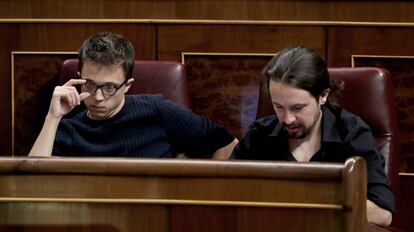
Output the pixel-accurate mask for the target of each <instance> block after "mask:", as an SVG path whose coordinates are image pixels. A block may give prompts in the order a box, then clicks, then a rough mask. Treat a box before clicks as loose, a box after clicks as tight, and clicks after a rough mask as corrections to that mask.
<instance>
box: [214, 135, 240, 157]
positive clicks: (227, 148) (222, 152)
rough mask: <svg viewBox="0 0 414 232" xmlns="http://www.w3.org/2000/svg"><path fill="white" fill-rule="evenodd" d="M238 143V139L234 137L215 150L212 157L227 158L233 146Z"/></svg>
mask: <svg viewBox="0 0 414 232" xmlns="http://www.w3.org/2000/svg"><path fill="white" fill-rule="evenodd" d="M237 143H239V140H238V139H236V138H235V139H234V140H233V141H232V142H231V143H229V144H227V145H226V146H224V147H222V148H220V149H218V150H216V151H215V152H214V154H213V157H212V159H229V157H230V155H231V153H232V151H233V149H234V147H235V146H236V145H237Z"/></svg>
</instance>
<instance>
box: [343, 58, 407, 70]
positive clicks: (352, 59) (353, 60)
mask: <svg viewBox="0 0 414 232" xmlns="http://www.w3.org/2000/svg"><path fill="white" fill-rule="evenodd" d="M355 58H390V59H413V58H414V56H393V55H390V56H388V55H351V67H352V68H355V64H354V62H355Z"/></svg>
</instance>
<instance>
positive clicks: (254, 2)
mask: <svg viewBox="0 0 414 232" xmlns="http://www.w3.org/2000/svg"><path fill="white" fill-rule="evenodd" d="M412 9H414V2H412V1H390V0H389V1H371V0H365V1H359V0H358V1H321V0H319V1H314V0H312V1H306V0H290V1H286V0H279V1H268V0H226V1H211V0H186V1H182V0H175V1H165V0H156V1H152V0H141V1H116V0H101V1H96V0H61V1H53V0H19V1H13V0H7V1H4V0H3V1H0V17H1V18H74V19H76V18H84V19H90V18H97V19H107V18H116V19H213V20H304V21H361V22H364V21H365V22H367V21H368V22H370V21H371V22H414V15H413V14H412ZM396 12H398V13H396Z"/></svg>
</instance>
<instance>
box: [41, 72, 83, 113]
mask: <svg viewBox="0 0 414 232" xmlns="http://www.w3.org/2000/svg"><path fill="white" fill-rule="evenodd" d="M85 82H86V80H82V79H71V80H69V81H68V82H66V83H65V84H64V85H63V86H56V87H55V90H54V91H53V96H52V100H51V102H50V108H49V114H50V115H51V116H53V117H55V118H59V119H60V118H62V117H63V116H64V115H66V114H67V113H69V112H70V111H72V110H73V108H75V106H77V105H79V104H80V103H81V101H83V100H84V99H86V98H87V97H89V96H90V93H81V94H79V93H78V91H77V90H76V87H75V85H82V84H84V83H85Z"/></svg>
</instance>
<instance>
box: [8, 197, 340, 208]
mask: <svg viewBox="0 0 414 232" xmlns="http://www.w3.org/2000/svg"><path fill="white" fill-rule="evenodd" d="M0 202H52V203H60V202H62V203H117V204H157V205H158V204H166V205H216V206H245V207H270V208H303V209H333V210H342V209H343V206H342V205H340V204H323V203H292V202H252V201H214V200H179V199H116V198H110V199H102V198H32V197H0Z"/></svg>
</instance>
